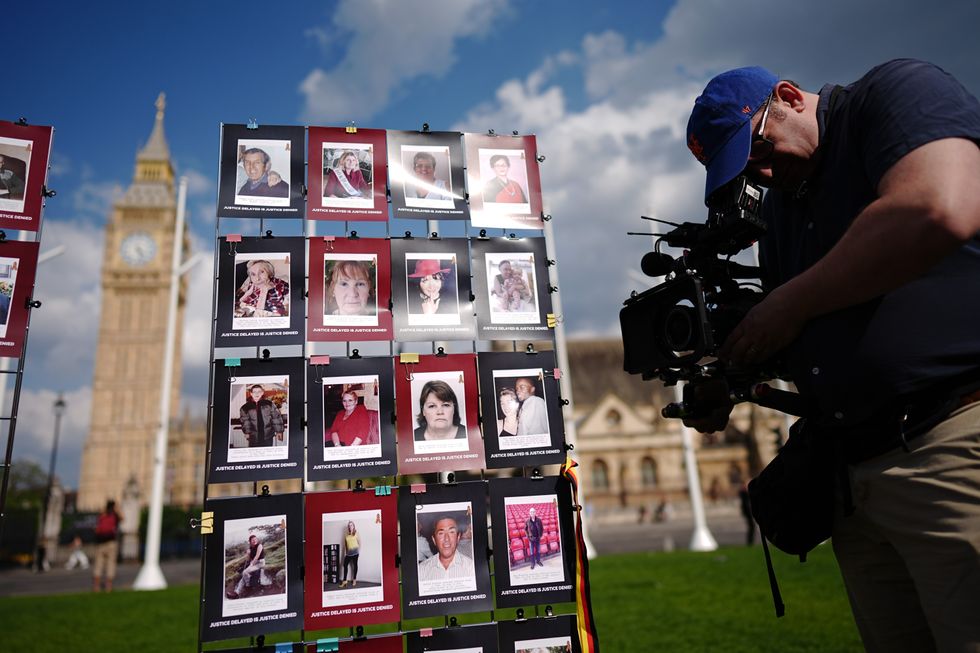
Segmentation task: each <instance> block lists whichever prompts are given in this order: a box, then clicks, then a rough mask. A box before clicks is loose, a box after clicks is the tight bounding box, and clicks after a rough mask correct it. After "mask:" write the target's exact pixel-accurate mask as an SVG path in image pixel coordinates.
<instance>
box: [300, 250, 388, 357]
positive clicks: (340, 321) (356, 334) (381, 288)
mask: <svg viewBox="0 0 980 653" xmlns="http://www.w3.org/2000/svg"><path fill="white" fill-rule="evenodd" d="M309 242H310V253H309V258H310V266H309V275H310V293H309V295H310V301H309V319H308V322H307V339H308V340H311V341H314V342H349V341H352V340H353V341H361V340H391V339H392V325H391V324H392V323H391V308H390V303H391V248H390V245H389V243H388V241H387V240H385V239H383V238H334V237H332V236H327V237H321V238H310V241H309Z"/></svg>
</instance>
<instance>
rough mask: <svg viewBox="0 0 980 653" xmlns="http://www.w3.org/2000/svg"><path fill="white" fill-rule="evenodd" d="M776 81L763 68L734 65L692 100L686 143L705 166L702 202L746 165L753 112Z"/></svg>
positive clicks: (750, 141) (759, 106)
mask: <svg viewBox="0 0 980 653" xmlns="http://www.w3.org/2000/svg"><path fill="white" fill-rule="evenodd" d="M778 81H779V78H777V77H776V76H775V75H774V74H772V73H771V72H769V71H768V70H766V69H765V68H760V67H758V66H751V67H749V68H736V69H735V70H729V71H728V72H725V73H721V74H720V75H718V76H717V77H715V78H714V79H712V80H711V81H710V82H708V85H707V86H705V87H704V92H703V93H701V95H700V96H698V99H696V100H695V101H694V110H693V111H692V112H691V119H690V120H688V122H687V147H688V149H690V150H691V153H692V154H693V155H694V156H695V158H697V160H698V161H700V162H701V163H703V164H704V166H705V168H707V169H708V174H707V178H706V180H705V186H704V201H705V203H707V201H708V196H709V195H711V193H713V192H714V191H715V190H716V189H718V188H719V187H720V186H723V185H724V184H726V183H728V182H729V181H731V180H732V179H734V178H735V177H736V176H737V175H738V173H740V172H742V170H743V169H744V168H745V164H746V163H747V162H748V160H749V151H750V149H751V148H752V116H754V115H755V112H756V111H758V110H759V109H760V108H761V107H762V105H763V104H764V103H765V101H766V99H767V98H768V97H769V94H770V93H772V90H773V88H775V86H776V83H777V82H778Z"/></svg>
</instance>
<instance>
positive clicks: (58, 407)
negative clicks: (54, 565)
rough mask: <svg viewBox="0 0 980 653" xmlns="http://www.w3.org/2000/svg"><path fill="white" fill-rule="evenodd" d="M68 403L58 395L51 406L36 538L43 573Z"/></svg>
mask: <svg viewBox="0 0 980 653" xmlns="http://www.w3.org/2000/svg"><path fill="white" fill-rule="evenodd" d="M67 406H68V403H67V402H66V401H65V397H64V395H62V394H61V393H58V398H57V399H56V400H55V402H54V406H52V410H53V411H54V442H53V443H52V444H51V463H50V464H49V465H48V487H47V490H45V492H44V510H43V511H42V512H41V527H40V529H38V537H37V542H38V544H37V570H38V571H44V563H45V558H46V557H47V547H46V546H45V545H44V539H45V533H44V531H45V529H46V528H47V526H48V508H50V507H51V491H52V490H53V489H54V465H55V461H56V460H57V459H58V438H59V436H60V435H61V418H62V417H63V416H64V414H65V408H67Z"/></svg>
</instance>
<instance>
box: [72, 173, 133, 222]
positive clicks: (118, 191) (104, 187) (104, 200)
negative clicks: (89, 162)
mask: <svg viewBox="0 0 980 653" xmlns="http://www.w3.org/2000/svg"><path fill="white" fill-rule="evenodd" d="M123 193H124V189H123V187H122V184H120V183H118V182H115V181H84V182H82V183H80V184H79V185H78V187H77V188H76V189H75V192H74V193H72V197H71V205H72V208H73V209H74V210H75V211H76V212H77V213H80V214H82V215H85V216H88V217H98V218H104V217H105V216H106V215H108V214H109V212H110V211H111V210H112V205H113V204H114V203H115V202H116V200H118V199H120V198H122V196H123Z"/></svg>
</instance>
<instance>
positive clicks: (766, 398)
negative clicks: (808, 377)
mask: <svg viewBox="0 0 980 653" xmlns="http://www.w3.org/2000/svg"><path fill="white" fill-rule="evenodd" d="M728 399H729V400H730V401H731V403H732V404H739V403H743V402H746V401H750V402H752V403H754V404H758V405H759V406H762V407H764V408H771V409H773V410H778V411H779V412H781V413H786V414H788V415H795V416H797V417H806V415H807V413H808V411H807V407H806V402H805V401H804V400H803V398H802V397H800V395H799V394H798V393H795V392H787V391H786V390H778V389H776V388H773V387H772V386H770V385H768V384H766V383H756V384H754V385H747V386H743V387H738V388H731V389H730V390H729V393H728ZM708 403H709V404H710V405H706V403H705V402H693V401H688V400H685V401H679V402H672V403H669V404H667V405H666V406H664V408H663V410H662V411H661V414H662V415H663V416H664V417H666V418H668V419H669V418H681V419H683V418H686V417H698V416H702V415H705V414H706V413H708V412H710V411H711V410H712V409H714V408H716V407H717V405H716V404H715V403H714V402H708Z"/></svg>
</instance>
